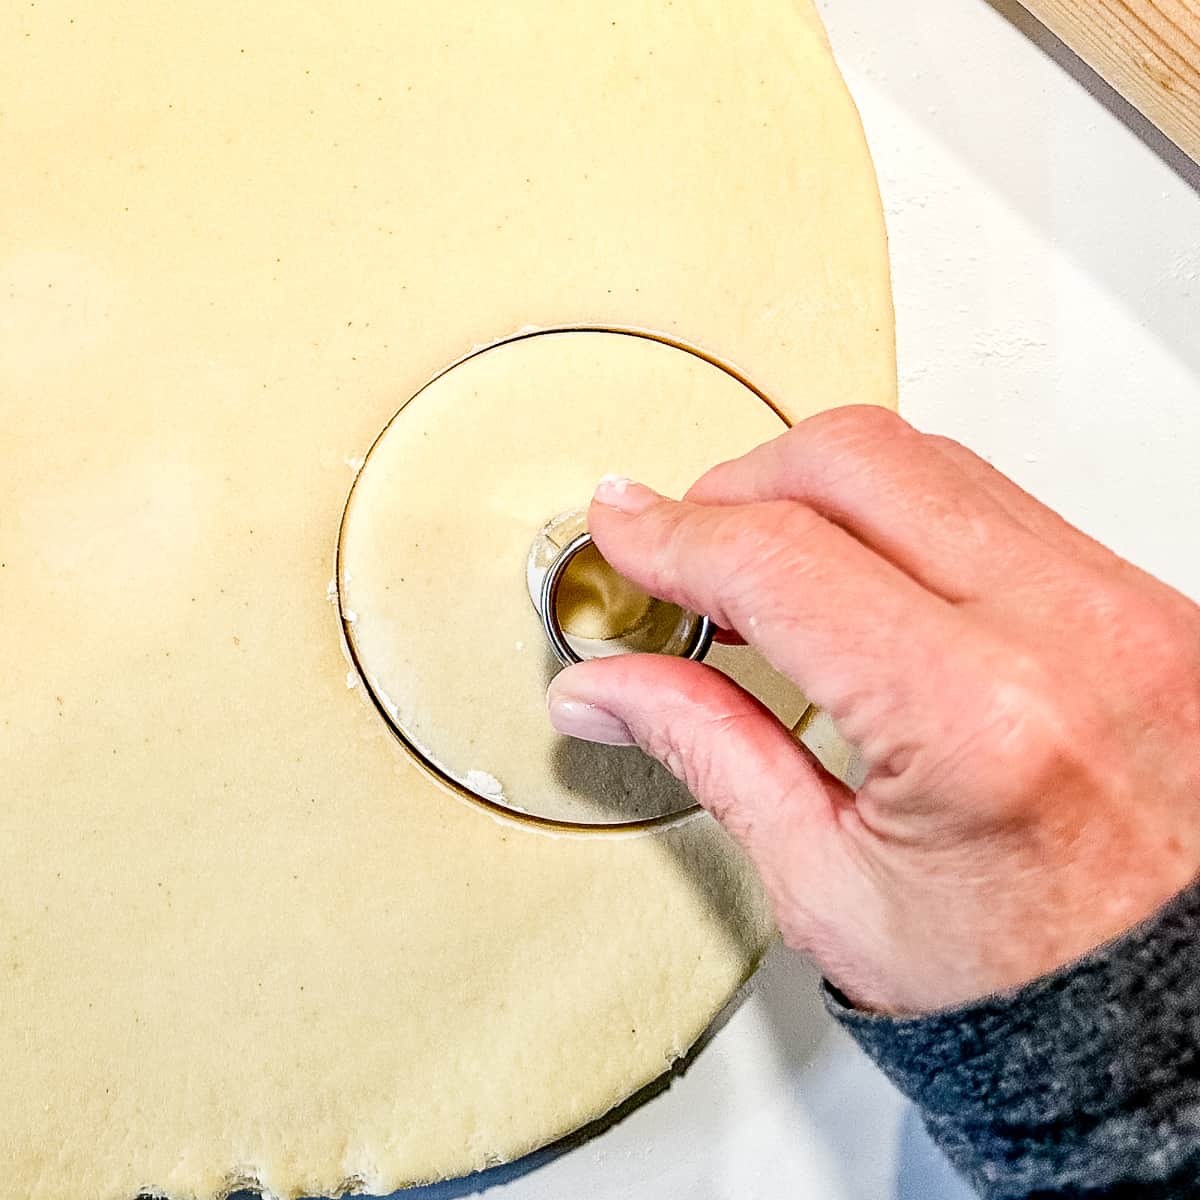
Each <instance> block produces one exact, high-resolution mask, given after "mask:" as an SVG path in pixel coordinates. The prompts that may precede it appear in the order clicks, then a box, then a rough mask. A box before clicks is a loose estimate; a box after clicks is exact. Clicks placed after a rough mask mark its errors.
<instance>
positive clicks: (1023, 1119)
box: [826, 883, 1200, 1200]
mask: <svg viewBox="0 0 1200 1200" xmlns="http://www.w3.org/2000/svg"><path fill="white" fill-rule="evenodd" d="M826 1004H827V1006H828V1007H829V1010H830V1012H831V1013H832V1014H833V1015H834V1017H835V1018H836V1019H837V1020H838V1021H839V1022H840V1023H841V1024H842V1025H843V1026H844V1027H845V1028H846V1029H847V1030H849V1032H850V1033H851V1035H852V1036H853V1037H854V1038H855V1040H856V1041H857V1042H858V1044H859V1045H860V1046H862V1048H863V1049H864V1050H865V1051H866V1052H867V1054H868V1055H870V1057H871V1058H873V1059H874V1060H875V1062H876V1063H877V1064H878V1065H879V1066H880V1067H881V1068H882V1070H883V1071H884V1073H885V1074H886V1075H887V1076H888V1077H889V1078H890V1079H891V1080H892V1081H893V1082H894V1083H895V1084H896V1086H897V1087H898V1088H899V1089H900V1090H901V1091H902V1092H904V1094H905V1095H907V1096H909V1097H911V1098H912V1099H913V1100H914V1101H915V1102H916V1104H917V1105H918V1106H919V1108H920V1109H921V1111H922V1114H923V1116H924V1118H925V1123H926V1125H927V1126H928V1128H929V1131H930V1133H931V1135H932V1136H933V1138H934V1140H935V1141H936V1142H937V1143H938V1144H939V1145H940V1146H941V1147H942V1149H943V1150H944V1151H945V1152H946V1154H947V1156H948V1157H949V1158H950V1161H951V1162H952V1163H954V1165H955V1166H956V1167H957V1168H958V1169H959V1170H960V1171H961V1172H962V1173H963V1174H964V1175H965V1176H966V1177H967V1178H968V1179H969V1180H970V1181H971V1182H972V1183H973V1184H974V1186H975V1187H976V1188H977V1189H978V1190H979V1192H980V1193H981V1194H982V1195H984V1196H986V1197H989V1198H991V1200H1016V1198H1017V1197H1021V1198H1025V1197H1044V1198H1046V1200H1049V1198H1050V1197H1068V1196H1069V1197H1073V1198H1076V1200H1084V1198H1085V1197H1086V1198H1087V1200H1099V1197H1101V1196H1103V1197H1129V1198H1130V1200H1132V1198H1133V1197H1135V1196H1136V1197H1139V1198H1144V1200H1160V1198H1163V1197H1172V1198H1182V1197H1190V1196H1200V883H1198V884H1194V885H1193V886H1192V887H1190V888H1188V889H1187V890H1185V891H1183V892H1181V893H1180V894H1179V895H1178V896H1176V897H1175V898H1174V899H1173V900H1171V901H1170V902H1168V903H1167V904H1166V905H1165V906H1164V907H1163V908H1161V909H1160V910H1159V911H1158V912H1157V913H1156V914H1155V915H1154V916H1153V917H1151V918H1150V919H1149V920H1148V921H1146V922H1144V923H1143V924H1141V925H1139V926H1137V927H1136V928H1135V929H1133V930H1131V931H1130V932H1129V933H1127V934H1125V935H1124V936H1123V937H1121V938H1119V939H1117V940H1116V941H1114V942H1110V943H1109V944H1107V945H1105V946H1102V947H1101V948H1100V949H1098V950H1096V951H1094V952H1093V953H1092V954H1090V955H1088V956H1087V957H1086V958H1084V959H1081V960H1080V961H1079V962H1077V963H1074V964H1072V965H1071V966H1069V967H1065V968H1063V969H1062V970H1061V971H1058V972H1056V973H1055V974H1053V975H1047V976H1045V977H1044V978H1042V979H1039V980H1036V981H1035V982H1033V983H1031V984H1029V985H1028V986H1026V987H1023V988H1020V989H1018V990H1016V991H1013V992H1010V993H1006V994H1003V995H997V996H992V997H988V998H987V999H984V1000H981V1001H979V1002H977V1003H974V1004H970V1005H967V1006H964V1007H962V1008H957V1009H951V1010H947V1011H945V1012H939V1013H934V1014H932V1015H930V1016H927V1017H919V1018H907V1019H905V1018H892V1017H881V1016H874V1015H871V1014H868V1013H862V1012H858V1011H856V1010H854V1009H852V1008H850V1007H849V1006H848V1004H847V1003H846V1002H845V999H844V998H843V997H842V996H840V995H839V994H838V993H837V991H836V990H835V989H833V988H831V987H829V986H828V985H827V986H826Z"/></svg>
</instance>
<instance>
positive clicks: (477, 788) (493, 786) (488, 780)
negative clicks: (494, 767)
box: [467, 771, 504, 800]
mask: <svg viewBox="0 0 1200 1200" xmlns="http://www.w3.org/2000/svg"><path fill="white" fill-rule="evenodd" d="M467 787H469V788H470V789H471V791H473V792H479V793H480V794H481V795H484V796H486V797H487V798H488V799H489V800H503V799H504V785H503V784H502V783H501V782H500V780H498V779H497V778H496V777H495V775H489V774H488V773H487V772H486V771H468V772H467Z"/></svg>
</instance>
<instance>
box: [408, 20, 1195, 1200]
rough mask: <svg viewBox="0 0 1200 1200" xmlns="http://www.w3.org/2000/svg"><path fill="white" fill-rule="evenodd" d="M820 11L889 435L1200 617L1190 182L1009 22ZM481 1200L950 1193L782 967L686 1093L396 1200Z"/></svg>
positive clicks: (799, 968)
mask: <svg viewBox="0 0 1200 1200" xmlns="http://www.w3.org/2000/svg"><path fill="white" fill-rule="evenodd" d="M821 8H822V11H823V13H824V15H825V19H826V21H827V23H828V26H829V29H830V33H831V36H832V38H833V42H834V45H835V48H836V50H837V52H838V57H839V59H840V61H841V64H842V68H843V70H844V72H845V74H846V77H847V79H848V81H849V84H850V87H851V89H852V91H853V93H854V95H855V97H856V98H857V100H858V103H859V106H860V108H861V110H862V114H863V119H864V122H865V124H866V127H867V133H868V136H869V138H870V141H871V146H872V149H873V151H874V155H875V161H876V165H877V167H878V171H879V177H880V183H881V186H882V190H883V197H884V203H885V206H886V209H887V217H888V225H889V228H890V233H891V241H892V261H893V267H894V274H895V293H896V308H897V321H898V333H899V356H900V396H901V404H902V407H903V409H904V411H905V413H906V414H907V415H908V416H909V417H910V419H912V420H914V421H915V422H916V423H917V424H918V425H920V426H921V427H923V428H926V429H931V430H937V431H939V432H942V433H946V434H949V435H951V436H954V437H957V438H959V439H960V440H962V441H964V442H966V443H968V444H969V445H971V446H972V447H973V448H975V449H976V450H978V451H980V452H981V453H983V454H984V455H986V456H987V457H988V458H989V459H991V460H992V461H993V462H994V463H995V464H996V465H997V466H998V467H1000V468H1001V469H1003V470H1004V471H1006V472H1008V473H1009V474H1010V475H1012V476H1013V477H1015V478H1016V479H1017V480H1018V481H1019V482H1020V483H1021V484H1023V485H1024V486H1025V487H1026V488H1028V489H1029V490H1030V491H1032V492H1033V493H1035V494H1036V495H1038V496H1039V497H1041V498H1042V499H1044V500H1045V501H1047V502H1048V503H1050V504H1052V505H1054V506H1055V507H1057V508H1058V509H1060V510H1061V511H1062V512H1063V513H1064V514H1065V515H1067V516H1068V517H1069V518H1070V519H1072V520H1073V521H1075V522H1076V523H1077V524H1079V525H1081V526H1082V527H1083V528H1085V529H1086V530H1087V531H1088V532H1090V533H1092V534H1093V535H1095V536H1097V537H1099V538H1100V539H1102V540H1103V541H1106V542H1108V543H1109V544H1110V545H1112V546H1113V547H1114V548H1115V549H1117V550H1119V551H1120V552H1121V553H1123V554H1125V555H1126V556H1127V557H1129V558H1131V559H1133V560H1134V561H1135V562H1137V563H1138V564H1140V565H1142V566H1144V567H1146V568H1148V569H1149V570H1151V571H1153V572H1155V573H1156V574H1158V575H1160V576H1161V577H1162V578H1164V579H1166V580H1167V581H1169V582H1171V583H1173V584H1175V585H1176V586H1178V587H1180V588H1182V589H1183V590H1185V591H1187V592H1188V593H1189V594H1191V595H1192V596H1195V597H1197V598H1200V539H1198V538H1197V534H1196V529H1195V518H1196V514H1197V509H1198V508H1200V168H1197V167H1196V166H1195V165H1193V164H1192V163H1191V162H1190V161H1189V160H1187V159H1185V158H1184V156H1183V155H1182V154H1181V153H1179V152H1178V151H1176V150H1174V148H1173V147H1171V146H1170V144H1169V143H1167V142H1166V140H1165V139H1164V138H1162V137H1161V136H1160V135H1158V134H1157V133H1156V132H1155V131H1154V130H1153V129H1152V128H1151V127H1150V126H1149V125H1147V123H1146V122H1144V121H1143V120H1142V119H1141V118H1140V117H1138V116H1137V114H1136V113H1133V112H1132V110H1130V109H1129V108H1128V107H1127V106H1126V105H1124V104H1123V102H1121V101H1120V100H1119V99H1118V98H1117V97H1115V96H1114V94H1113V93H1112V92H1110V91H1109V90H1108V89H1107V88H1106V87H1105V86H1104V85H1103V84H1102V83H1100V82H1099V81H1098V80H1096V79H1095V77H1094V76H1092V75H1091V74H1090V72H1088V71H1087V68H1085V67H1083V66H1082V65H1081V64H1079V63H1078V62H1077V61H1076V60H1075V59H1074V58H1073V56H1071V55H1070V53H1069V52H1068V51H1066V50H1065V49H1064V48H1063V47H1062V46H1061V45H1060V44H1059V43H1057V42H1056V41H1055V39H1053V38H1052V37H1051V36H1050V35H1049V34H1047V33H1046V32H1045V31H1043V30H1042V29H1041V27H1040V26H1038V25H1037V23H1036V22H1035V21H1034V20H1033V19H1032V18H1031V17H1029V16H1028V15H1027V14H1026V13H1025V12H1024V10H1023V9H1021V8H1020V7H1019V6H1018V5H1017V4H1016V3H1013V2H1009V0H990V2H989V0H924V2H923V3H922V4H921V5H920V6H919V7H918V8H917V9H914V8H913V7H912V6H909V5H897V4H881V3H879V0H821ZM780 220H781V221H785V220H787V214H786V213H781V214H780ZM799 382H800V384H801V385H802V383H803V380H802V378H801V379H800V380H799ZM481 1190H482V1193H483V1195H484V1196H485V1197H486V1198H487V1200H568V1198H571V1200H573V1198H575V1197H587V1198H588V1200H618V1197H619V1198H621V1200H675V1198H678V1200H684V1198H686V1200H725V1198H728V1200H783V1198H787V1200H809V1198H813V1200H815V1198H818V1197H819V1198H820V1200H889V1198H892V1197H896V1198H897V1200H917V1198H918V1197H920V1200H949V1198H950V1197H952V1196H954V1197H958V1196H962V1195H964V1194H965V1193H964V1192H962V1191H960V1190H959V1188H958V1185H957V1184H956V1183H954V1182H953V1181H951V1180H949V1178H948V1176H947V1175H946V1174H945V1171H944V1168H943V1167H942V1166H941V1165H940V1163H939V1162H938V1160H937V1159H936V1157H935V1156H934V1154H933V1152H932V1151H931V1150H930V1149H929V1147H928V1145H927V1144H926V1143H925V1142H924V1141H923V1139H922V1137H921V1136H920V1135H919V1133H918V1130H917V1127H916V1122H915V1120H914V1117H913V1114H912V1112H911V1110H909V1109H907V1108H906V1106H905V1105H904V1103H903V1102H902V1101H901V1099H900V1098H899V1097H898V1096H897V1095H896V1094H895V1092H893V1091H892V1089H891V1088H890V1087H889V1086H888V1085H887V1084H886V1083H885V1082H884V1081H883V1080H882V1079H881V1078H880V1077H879V1076H878V1075H877V1074H875V1072H874V1070H873V1068H871V1067H870V1065H869V1064H867V1062H866V1061H865V1060H864V1059H863V1058H862V1057H861V1056H860V1055H859V1054H858V1053H857V1051H856V1050H855V1049H854V1048H853V1046H852V1045H851V1044H850V1043H849V1042H848V1040H847V1039H846V1038H844V1037H843V1036H842V1035H841V1034H840V1033H839V1032H838V1031H837V1030H835V1029H834V1028H833V1027H832V1026H831V1024H830V1023H829V1021H828V1020H827V1018H826V1017H825V1015H824V1013H823V1011H822V1010H821V1008H820V1004H819V1002H818V1000H817V998H816V994H815V979H814V977H813V976H812V974H811V973H810V972H809V971H808V969H807V968H806V967H804V966H803V964H801V963H800V962H799V960H798V959H796V958H795V957H794V956H792V955H790V954H788V953H787V952H785V951H782V950H779V949H777V950H776V951H775V952H774V953H773V954H772V956H771V957H770V959H769V960H768V963H767V965H766V967H765V968H764V969H763V971H761V972H760V974H759V976H758V978H757V980H756V981H755V984H754V985H753V986H752V988H751V991H750V995H749V998H748V999H747V1000H746V1002H745V1003H744V1004H742V1005H741V1007H740V1008H738V1009H737V1011H736V1012H735V1013H734V1014H733V1016H732V1017H731V1018H730V1019H729V1020H728V1021H727V1023H726V1024H725V1025H724V1027H723V1028H721V1029H720V1030H719V1031H718V1032H717V1033H716V1035H715V1036H714V1037H713V1038H712V1040H711V1041H710V1043H709V1044H708V1045H707V1046H706V1047H705V1048H704V1049H703V1050H702V1051H701V1052H700V1053H699V1054H698V1055H697V1056H696V1058H695V1060H694V1061H693V1062H692V1063H691V1065H690V1067H689V1068H688V1070H687V1071H686V1072H685V1073H684V1074H683V1075H682V1077H680V1078H676V1079H675V1080H674V1082H673V1083H672V1085H671V1087H670V1088H669V1089H668V1090H666V1091H663V1092H662V1093H661V1094H659V1095H657V1096H656V1097H654V1098H653V1099H651V1100H649V1101H648V1102H646V1103H644V1104H642V1105H641V1106H640V1107H637V1108H635V1109H634V1110H633V1111H632V1112H630V1113H629V1114H628V1115H626V1116H625V1117H624V1118H623V1119H622V1120H620V1121H619V1122H618V1123H617V1124H615V1125H614V1126H612V1127H611V1128H609V1129H608V1130H607V1131H606V1132H604V1133H602V1134H600V1135H598V1136H595V1137H592V1138H591V1139H589V1140H586V1141H584V1142H582V1143H581V1144H576V1145H574V1146H573V1147H572V1148H570V1149H566V1150H564V1149H562V1148H555V1149H552V1150H550V1151H547V1152H544V1153H543V1154H541V1155H537V1156H535V1157H534V1159H533V1160H526V1161H524V1162H522V1163H519V1164H514V1165H513V1166H511V1167H505V1168H500V1169H498V1170H496V1171H492V1172H488V1173H487V1174H486V1175H484V1176H477V1177H475V1178H473V1179H469V1180H462V1181H458V1182H455V1183H450V1184H443V1185H438V1186H436V1187H431V1188H423V1189H417V1190H416V1191H413V1192H409V1193H405V1196H406V1197H408V1200H450V1198H451V1197H461V1196H471V1195H476V1194H479V1193H480V1192H481Z"/></svg>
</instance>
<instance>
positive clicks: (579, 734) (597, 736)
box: [550, 696, 636, 746]
mask: <svg viewBox="0 0 1200 1200" xmlns="http://www.w3.org/2000/svg"><path fill="white" fill-rule="evenodd" d="M550 724H551V725H553V726H554V728H555V729H557V730H558V732H559V733H565V734H566V735H567V737H573V738H582V739H583V741H585V742H600V743H601V744H602V745H605V746H633V745H636V742H635V741H634V737H633V734H632V733H630V732H629V726H628V725H626V724H625V722H624V721H622V720H621V718H620V717H618V716H615V715H614V714H613V713H610V712H609V711H608V709H606V708H601V707H600V706H599V705H597V704H587V703H585V702H584V701H582V700H573V699H571V697H569V696H551V697H550Z"/></svg>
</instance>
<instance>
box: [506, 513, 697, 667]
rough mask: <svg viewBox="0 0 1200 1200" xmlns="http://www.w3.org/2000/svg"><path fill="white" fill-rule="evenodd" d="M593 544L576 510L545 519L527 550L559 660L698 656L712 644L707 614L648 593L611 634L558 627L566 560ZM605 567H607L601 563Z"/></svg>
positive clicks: (531, 580)
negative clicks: (580, 632)
mask: <svg viewBox="0 0 1200 1200" xmlns="http://www.w3.org/2000/svg"><path fill="white" fill-rule="evenodd" d="M594 544H595V543H594V542H593V541H592V535H591V534H590V533H588V531H587V528H586V525H585V514H584V512H583V510H577V511H572V512H568V513H563V514H562V515H561V516H558V517H555V518H554V520H552V521H549V522H547V524H546V525H544V526H543V527H542V529H541V530H540V531H539V533H538V536H537V538H536V539H535V540H534V543H533V547H532V549H531V550H530V552H529V562H528V566H527V583H528V586H529V595H530V598H531V599H532V600H533V604H534V607H535V608H536V609H537V611H538V615H539V616H540V617H541V620H542V629H543V630H544V631H545V634H546V640H547V642H549V644H550V649H551V650H552V651H553V652H554V657H555V658H557V659H558V661H559V662H560V663H562V664H563V666H570V665H571V664H573V663H579V662H583V661H584V660H585V659H588V658H606V657H610V656H612V655H616V654H673V655H676V656H677V657H680V658H690V659H692V660H693V661H695V662H699V661H701V660H702V659H703V658H704V656H705V655H706V654H707V653H708V651H709V649H710V648H711V646H712V643H713V634H714V633H715V632H716V626H715V625H714V624H713V622H712V621H711V620H710V619H709V618H708V617H706V616H703V615H701V614H698V613H692V612H688V611H687V610H686V609H684V608H680V607H679V605H677V604H670V603H668V602H667V601H665V600H656V599H654V598H652V597H647V598H646V604H645V607H644V609H643V610H642V611H641V612H640V613H639V615H638V618H637V620H636V621H634V622H633V623H632V624H631V625H630V626H629V627H628V628H625V629H621V630H619V631H618V632H617V633H615V634H614V635H613V636H610V637H605V638H587V637H581V636H578V635H575V634H570V633H568V632H567V631H566V630H565V629H564V628H563V625H562V620H561V619H560V617H559V612H558V607H559V605H558V601H559V595H560V592H561V590H562V585H563V581H564V580H565V579H566V576H567V572H568V570H569V569H570V567H571V565H572V564H573V563H576V562H577V560H578V559H579V556H580V555H581V554H583V553H584V552H585V551H587V550H588V549H589V548H591V547H592V546H593V545H594ZM597 557H599V555H598V554H597ZM601 561H602V560H601ZM604 570H606V571H611V570H612V568H611V567H608V566H607V565H606V564H605V566H604Z"/></svg>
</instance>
